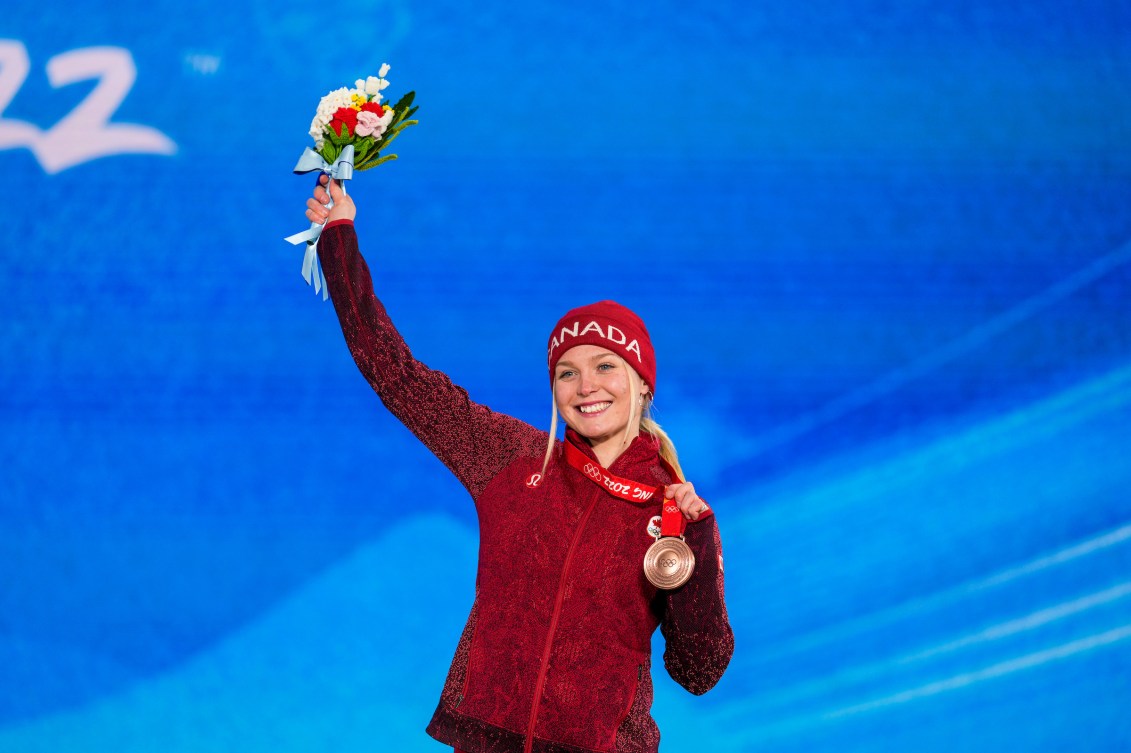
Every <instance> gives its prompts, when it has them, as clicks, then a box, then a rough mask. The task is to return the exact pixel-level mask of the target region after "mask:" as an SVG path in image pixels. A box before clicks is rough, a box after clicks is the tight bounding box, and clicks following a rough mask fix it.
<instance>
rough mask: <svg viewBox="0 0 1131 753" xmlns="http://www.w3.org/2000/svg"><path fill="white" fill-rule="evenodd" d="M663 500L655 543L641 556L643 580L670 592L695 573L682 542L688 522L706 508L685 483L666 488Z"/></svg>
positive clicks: (689, 549)
mask: <svg viewBox="0 0 1131 753" xmlns="http://www.w3.org/2000/svg"><path fill="white" fill-rule="evenodd" d="M664 497H665V499H664V507H663V515H662V516H661V517H660V529H659V531H658V532H657V533H656V534H655V536H656V541H655V543H653V544H652V546H650V547H648V551H647V552H646V553H645V554H644V577H646V578H647V579H648V582H649V583H651V584H652V585H653V586H655V587H656V588H663V589H666V590H671V589H673V588H679V587H680V586H682V585H683V584H684V583H686V582H687V581H688V580H689V579H690V578H691V574H692V573H693V572H695V553H694V552H692V551H691V547H689V546H688V545H687V542H685V541H684V540H683V532H684V530H685V529H686V527H687V520H688V519H691V520H698V519H699V516H700V515H701V514H703V513H704V512H706V511H707V510H708V509H709V508H708V507H707V503H706V502H704V501H703V500H701V499H699V497H697V496H695V489H694V488H693V487H692V486H691V484H688V483H680V484H678V485H673V486H669V487H668V488H667V489H666V490H665V492H664ZM685 516H686V517H685Z"/></svg>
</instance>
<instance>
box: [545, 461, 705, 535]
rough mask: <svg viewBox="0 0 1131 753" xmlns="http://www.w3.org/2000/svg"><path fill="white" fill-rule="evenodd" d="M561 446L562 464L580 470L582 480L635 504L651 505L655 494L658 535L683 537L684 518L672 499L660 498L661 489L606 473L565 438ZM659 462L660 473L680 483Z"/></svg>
mask: <svg viewBox="0 0 1131 753" xmlns="http://www.w3.org/2000/svg"><path fill="white" fill-rule="evenodd" d="M564 444H565V457H566V462H568V463H569V464H570V465H572V466H573V467H574V468H576V469H577V470H579V471H581V473H582V474H583V475H584V476H585V477H586V478H588V479H589V480H590V481H592V482H593V483H594V484H597V485H598V486H600V487H601V488H602V489H604V490H605V491H607V492H609V493H610V494H613V495H615V496H617V497H620V498H621V499H623V500H626V501H628V502H633V503H635V504H638V505H642V504H645V503H648V502H651V501H652V498H653V497H655V496H656V495H657V494H659V498H660V501H661V502H663V511H662V514H661V515H660V535H661V536H682V535H683V531H684V529H686V528H687V519H686V518H684V517H683V516H682V515H680V512H679V505H677V504H676V503H675V500H673V499H664V487H662V486H648V485H647V484H639V483H637V482H635V481H632V480H630V479H626V478H622V477H620V476H616V475H614V474H612V473H609V471H608V470H607V469H606V468H605V467H604V466H603V465H601V464H600V463H598V462H597V461H596V460H593V459H591V458H590V457H589V456H587V455H586V454H585V453H584V452H582V451H581V450H579V449H577V448H576V447H574V446H573V443H571V442H570V441H569V440H568V439H567V440H566V441H565V442H564ZM660 463H661V464H662V465H663V466H664V470H666V471H667V472H668V473H669V474H670V475H671V477H672V482H673V483H676V484H679V483H682V481H681V480H680V478H679V476H677V475H676V472H675V469H673V468H672V467H671V465H670V464H669V463H668V461H666V460H664V459H663V458H660Z"/></svg>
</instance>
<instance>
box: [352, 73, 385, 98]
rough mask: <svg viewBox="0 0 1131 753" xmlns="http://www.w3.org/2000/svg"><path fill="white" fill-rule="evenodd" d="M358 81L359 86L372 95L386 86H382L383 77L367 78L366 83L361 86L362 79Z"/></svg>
mask: <svg viewBox="0 0 1131 753" xmlns="http://www.w3.org/2000/svg"><path fill="white" fill-rule="evenodd" d="M357 83H358V87H357V88H358V89H363V90H364V91H365V93H366V94H368V95H370V96H373V95H374V94H376V93H377V92H379V91H381V89H383V88H384V87H382V86H381V79H379V78H377V77H376V76H370V77H369V78H367V79H365V81H364V84H365V85H364V86H361V84H362V83H363V82H361V81H358V82H357Z"/></svg>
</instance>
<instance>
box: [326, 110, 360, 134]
mask: <svg viewBox="0 0 1131 753" xmlns="http://www.w3.org/2000/svg"><path fill="white" fill-rule="evenodd" d="M330 128H331V129H332V130H333V131H334V133H336V134H338V135H339V136H346V135H348V136H352V135H353V132H354V129H355V128H357V110H355V109H353V108H352V107H339V108H338V111H337V112H335V113H334V118H333V120H331V121H330ZM343 128H345V130H346V133H344V134H343V133H342V129H343Z"/></svg>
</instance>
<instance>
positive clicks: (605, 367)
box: [597, 361, 616, 371]
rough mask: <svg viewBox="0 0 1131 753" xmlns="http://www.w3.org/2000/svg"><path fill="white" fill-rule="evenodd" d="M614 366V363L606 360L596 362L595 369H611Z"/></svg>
mask: <svg viewBox="0 0 1131 753" xmlns="http://www.w3.org/2000/svg"><path fill="white" fill-rule="evenodd" d="M615 368H616V364H612V363H609V362H608V361H606V362H605V363H602V364H598V366H597V371H612V370H613V369H615Z"/></svg>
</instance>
